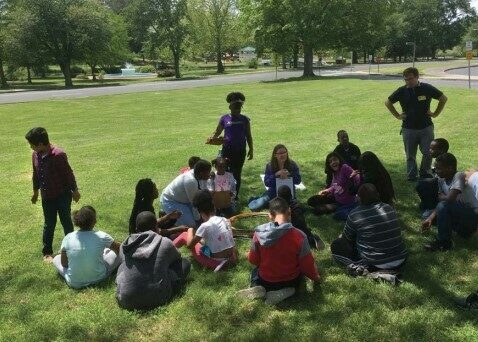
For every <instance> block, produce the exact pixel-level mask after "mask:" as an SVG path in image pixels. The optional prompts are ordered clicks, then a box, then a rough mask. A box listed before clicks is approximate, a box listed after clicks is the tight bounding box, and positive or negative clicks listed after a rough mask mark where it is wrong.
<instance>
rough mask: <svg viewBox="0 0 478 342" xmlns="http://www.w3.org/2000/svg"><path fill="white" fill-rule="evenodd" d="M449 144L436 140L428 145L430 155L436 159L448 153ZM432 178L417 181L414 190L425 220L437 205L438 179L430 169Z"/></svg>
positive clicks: (443, 140) (444, 140) (441, 139)
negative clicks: (418, 198)
mask: <svg viewBox="0 0 478 342" xmlns="http://www.w3.org/2000/svg"><path fill="white" fill-rule="evenodd" d="M448 148H449V144H448V141H447V140H446V139H443V138H437V139H435V140H432V142H431V143H430V149H429V150H430V155H431V157H432V158H437V157H438V156H439V155H442V154H443V153H446V152H448ZM432 171H433V175H432V176H433V177H432V178H422V179H419V180H418V182H417V185H416V187H415V190H416V191H417V194H418V197H420V209H421V210H422V219H424V220H426V219H427V218H428V217H429V216H430V214H431V213H432V211H433V210H434V209H435V207H436V206H437V204H438V177H437V175H436V172H435V168H433V169H432Z"/></svg>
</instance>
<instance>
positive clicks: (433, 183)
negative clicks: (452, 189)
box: [415, 178, 438, 210]
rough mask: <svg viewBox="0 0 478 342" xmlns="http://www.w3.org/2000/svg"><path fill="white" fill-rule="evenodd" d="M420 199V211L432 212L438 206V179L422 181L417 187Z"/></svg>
mask: <svg viewBox="0 0 478 342" xmlns="http://www.w3.org/2000/svg"><path fill="white" fill-rule="evenodd" d="M415 190H416V191H417V194H418V197H420V200H421V202H420V209H422V210H432V209H435V208H436V206H437V204H438V178H425V179H420V180H419V181H418V182H417V186H416V187H415Z"/></svg>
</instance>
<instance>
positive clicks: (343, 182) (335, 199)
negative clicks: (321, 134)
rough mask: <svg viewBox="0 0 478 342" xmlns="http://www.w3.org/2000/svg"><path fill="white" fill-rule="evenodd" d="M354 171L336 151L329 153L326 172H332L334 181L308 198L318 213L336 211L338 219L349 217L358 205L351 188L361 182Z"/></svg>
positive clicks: (335, 217)
mask: <svg viewBox="0 0 478 342" xmlns="http://www.w3.org/2000/svg"><path fill="white" fill-rule="evenodd" d="M353 171H354V170H353V169H352V168H351V167H350V166H348V165H347V164H345V163H344V161H343V159H342V157H340V155H338V154H337V153H336V152H331V153H329V154H328V155H327V158H326V159H325V172H326V173H327V174H332V183H331V185H330V187H328V188H327V189H324V190H322V191H320V192H319V193H318V194H317V195H314V196H312V197H310V198H309V199H308V200H307V204H308V205H309V206H311V207H312V208H313V210H314V213H315V214H316V215H322V214H329V213H334V219H336V220H343V221H345V220H346V219H347V215H348V214H349V212H350V211H351V210H352V209H353V208H354V207H355V206H357V202H356V196H355V194H354V193H353V192H351V191H350V190H351V187H352V186H353V185H355V186H356V185H357V184H358V183H359V182H360V176H359V175H358V174H354V173H353Z"/></svg>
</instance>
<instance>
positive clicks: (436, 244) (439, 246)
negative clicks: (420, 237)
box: [423, 240, 453, 252]
mask: <svg viewBox="0 0 478 342" xmlns="http://www.w3.org/2000/svg"><path fill="white" fill-rule="evenodd" d="M423 247H424V248H425V250H427V251H429V252H445V251H449V250H450V249H452V248H453V242H452V241H451V240H450V241H439V240H435V241H433V242H432V243H429V244H426V245H424V246H423Z"/></svg>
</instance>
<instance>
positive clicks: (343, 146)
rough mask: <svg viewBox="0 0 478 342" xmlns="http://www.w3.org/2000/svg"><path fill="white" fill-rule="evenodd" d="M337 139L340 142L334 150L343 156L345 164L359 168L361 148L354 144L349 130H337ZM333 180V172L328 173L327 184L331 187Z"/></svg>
mask: <svg viewBox="0 0 478 342" xmlns="http://www.w3.org/2000/svg"><path fill="white" fill-rule="evenodd" d="M337 141H338V142H339V144H338V145H337V146H336V147H335V149H334V152H336V153H337V154H338V155H339V156H341V157H342V159H343V160H344V162H345V164H347V165H348V166H350V167H351V168H352V169H354V170H357V169H358V159H359V157H360V148H358V146H357V145H355V144H352V143H351V142H350V141H349V135H348V133H347V131H345V130H343V129H342V130H340V131H338V132H337ZM331 182H332V174H327V181H326V183H325V184H326V186H327V187H329V186H330V183H331Z"/></svg>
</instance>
